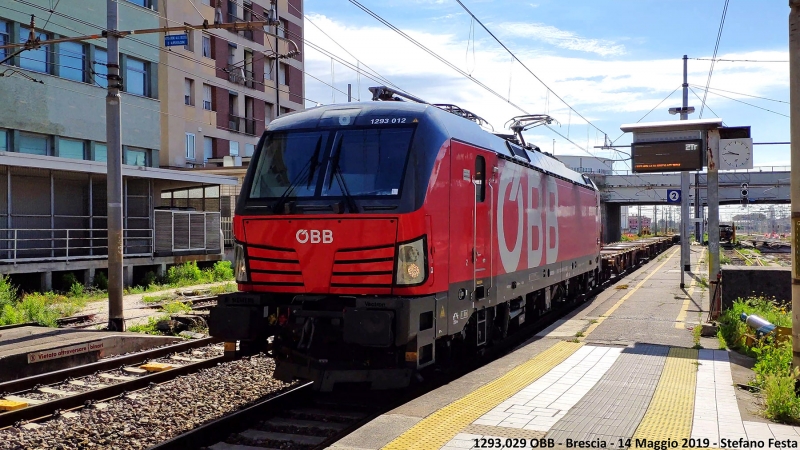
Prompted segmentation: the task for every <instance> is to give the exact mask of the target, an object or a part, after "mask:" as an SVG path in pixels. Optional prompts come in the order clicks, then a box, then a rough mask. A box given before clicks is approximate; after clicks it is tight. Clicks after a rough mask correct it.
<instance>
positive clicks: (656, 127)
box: [619, 119, 722, 133]
mask: <svg viewBox="0 0 800 450" xmlns="http://www.w3.org/2000/svg"><path fill="white" fill-rule="evenodd" d="M721 126H722V119H695V120H670V121H666V122H644V123H628V124H624V125H621V126H620V127H619V129H620V130H622V131H624V132H626V133H630V132H633V133H650V132H658V131H684V130H716V129H717V128H719V127H721Z"/></svg>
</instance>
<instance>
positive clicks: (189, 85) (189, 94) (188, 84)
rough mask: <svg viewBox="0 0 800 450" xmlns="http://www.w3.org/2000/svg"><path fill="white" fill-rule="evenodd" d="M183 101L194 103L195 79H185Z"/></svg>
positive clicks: (189, 103) (190, 104)
mask: <svg viewBox="0 0 800 450" xmlns="http://www.w3.org/2000/svg"><path fill="white" fill-rule="evenodd" d="M183 103H185V104H187V105H189V106H192V105H194V81H192V80H191V79H189V78H184V79H183Z"/></svg>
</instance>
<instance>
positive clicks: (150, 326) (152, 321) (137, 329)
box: [126, 316, 165, 334]
mask: <svg viewBox="0 0 800 450" xmlns="http://www.w3.org/2000/svg"><path fill="white" fill-rule="evenodd" d="M164 319H165V317H162V316H159V317H150V318H148V319H147V323H146V324H141V325H131V326H129V327H128V328H127V330H126V331H130V332H132V333H145V334H161V333H160V332H159V331H158V330H156V324H157V323H158V322H160V321H162V320H164Z"/></svg>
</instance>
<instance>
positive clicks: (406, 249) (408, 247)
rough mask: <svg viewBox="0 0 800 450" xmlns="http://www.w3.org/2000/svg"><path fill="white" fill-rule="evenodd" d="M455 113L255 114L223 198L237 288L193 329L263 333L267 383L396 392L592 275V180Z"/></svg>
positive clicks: (253, 344) (584, 284)
mask: <svg viewBox="0 0 800 450" xmlns="http://www.w3.org/2000/svg"><path fill="white" fill-rule="evenodd" d="M373 92H376V97H383V98H387V92H388V98H393V95H392V92H391V91H388V90H382V89H380V88H378V89H376V88H373ZM465 117H467V118H472V119H475V118H476V117H475V116H473V115H472V114H471V113H468V112H466V111H462V110H459V109H457V108H453V107H451V106H448V107H446V108H445V107H442V108H440V107H437V106H434V105H429V104H424V103H415V102H403V101H376V102H366V103H348V104H344V105H330V106H323V107H318V108H314V109H310V110H307V111H303V112H299V113H295V114H291V115H287V116H284V117H281V118H280V119H277V120H275V121H273V122H272V123H270V125H269V127H268V129H267V130H266V132H265V134H264V136H263V137H262V138H261V141H260V142H259V144H258V147H257V149H256V152H255V154H254V155H253V159H252V161H251V163H250V167H249V169H248V171H247V176H246V178H245V181H244V185H243V188H242V191H241V195H240V197H239V201H238V204H237V206H236V215H235V218H234V235H235V237H236V245H235V258H236V262H235V272H236V277H237V282H238V284H239V290H240V291H241V292H237V293H234V294H230V295H225V296H222V297H221V298H220V299H219V301H218V306H217V307H216V308H214V309H213V311H212V314H211V319H210V324H209V326H210V331H211V334H212V335H213V336H215V337H219V338H222V339H223V340H225V341H227V342H233V341H236V340H238V341H240V349H242V350H244V351H247V350H259V349H261V348H264V346H265V345H266V344H267V340H268V338H270V337H271V338H272V349H273V355H274V357H275V359H276V363H277V369H276V372H275V377H276V378H279V379H291V378H303V379H310V380H314V381H315V382H316V388H317V389H321V390H330V389H331V388H332V387H333V386H334V385H335V384H336V383H352V382H365V383H370V384H371V387H372V388H373V389H384V388H396V387H403V386H406V385H407V384H408V383H409V382H410V380H411V377H412V375H413V374H414V373H415V372H416V371H417V370H419V369H421V368H423V367H426V366H429V365H434V364H442V363H446V362H447V361H448V359H449V358H452V357H453V356H454V355H457V354H459V353H461V352H476V351H478V350H480V349H481V348H482V347H484V346H486V345H487V344H490V343H491V342H493V341H496V340H498V339H502V338H504V337H505V336H507V335H508V334H509V333H511V332H513V331H514V330H515V329H516V328H518V327H519V326H520V325H521V324H522V323H523V322H524V321H525V320H526V317H528V318H530V317H532V316H538V315H541V314H543V313H545V312H547V311H548V310H549V309H551V306H552V305H553V303H554V302H558V301H564V300H567V299H574V298H576V297H577V296H579V295H581V294H583V293H585V292H588V291H589V290H590V289H592V288H593V287H594V286H596V285H597V283H598V277H599V270H598V262H599V253H600V212H599V205H600V203H599V202H600V200H599V193H598V190H597V188H596V186H595V185H594V184H593V183H592V182H591V180H589V179H588V178H587V177H585V176H583V175H581V174H579V173H576V172H574V171H572V170H569V169H568V168H566V167H565V166H564V165H563V164H562V163H561V162H559V161H558V160H556V159H555V158H553V157H551V156H549V155H547V154H545V153H542V152H541V151H539V150H538V149H537V148H535V147H532V146H527V145H524V141H522V135H521V133H518V136H519V137H518V138H513V137H512V136H505V137H500V136H498V135H495V134H492V133H489V132H487V131H484V130H483V129H481V128H480V126H479V125H478V124H476V123H475V122H474V121H471V120H467V118H465ZM478 119H479V118H478ZM518 131H519V130H518ZM520 141H522V142H520ZM520 144H522V145H520Z"/></svg>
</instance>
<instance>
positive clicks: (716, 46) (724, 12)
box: [699, 0, 730, 119]
mask: <svg viewBox="0 0 800 450" xmlns="http://www.w3.org/2000/svg"><path fill="white" fill-rule="evenodd" d="M729 2H730V0H725V7H724V8H722V17H721V18H720V20H719V30H718V31H717V42H716V44H714V55H713V56H712V57H711V67H709V68H708V79H707V80H706V88H705V90H704V94H703V102H702V104H701V105H700V115H699V117H700V118H701V119H702V118H703V109H704V107H705V104H706V97H707V96H708V87H709V86H710V85H711V75H712V74H713V73H714V63H715V62H716V58H717V50H719V41H720V39H722V29H723V27H725V16H726V15H727V14H728V3H729Z"/></svg>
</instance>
